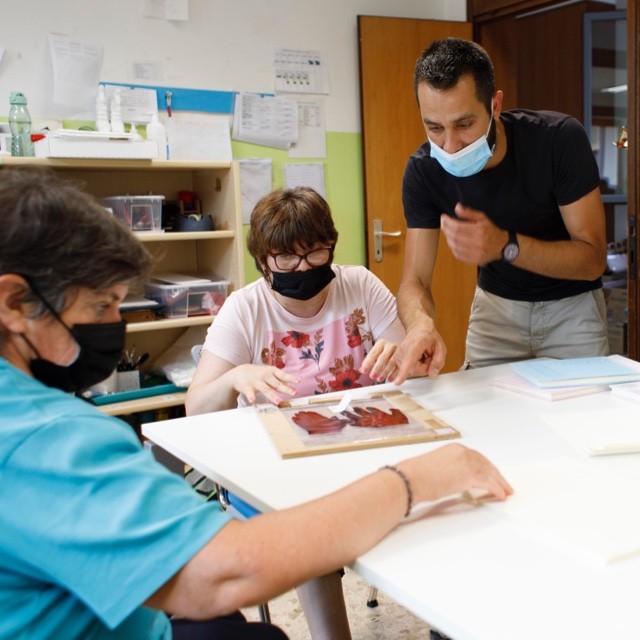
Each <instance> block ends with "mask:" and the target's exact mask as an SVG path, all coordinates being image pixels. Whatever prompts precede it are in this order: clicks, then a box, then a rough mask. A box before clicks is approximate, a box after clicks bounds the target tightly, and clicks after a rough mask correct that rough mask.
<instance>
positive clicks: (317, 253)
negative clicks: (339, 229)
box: [269, 247, 333, 271]
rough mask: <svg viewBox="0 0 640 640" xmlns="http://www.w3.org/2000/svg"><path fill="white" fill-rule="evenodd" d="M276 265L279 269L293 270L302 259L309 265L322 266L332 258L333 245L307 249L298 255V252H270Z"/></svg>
mask: <svg viewBox="0 0 640 640" xmlns="http://www.w3.org/2000/svg"><path fill="white" fill-rule="evenodd" d="M269 255H270V256H271V257H272V258H273V261H274V262H275V263H276V267H278V269H280V270H281V271H293V270H294V269H297V268H298V266H299V265H300V263H301V262H302V261H303V260H304V261H305V262H306V263H307V264H308V265H309V266H310V267H322V266H323V265H325V264H327V263H328V262H329V261H331V260H332V259H333V247H322V248H320V249H314V250H313V251H307V253H304V254H302V255H300V254H299V253H270V254H269Z"/></svg>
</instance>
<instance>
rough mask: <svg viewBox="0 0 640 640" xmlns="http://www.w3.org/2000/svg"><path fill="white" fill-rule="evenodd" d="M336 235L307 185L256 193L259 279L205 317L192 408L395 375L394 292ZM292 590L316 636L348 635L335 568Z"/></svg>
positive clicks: (252, 245) (252, 248)
mask: <svg viewBox="0 0 640 640" xmlns="http://www.w3.org/2000/svg"><path fill="white" fill-rule="evenodd" d="M337 239H338V232H337V231H336V228H335V226H334V224H333V220H332V218H331V211H330V209H329V205H328V204H327V202H326V201H325V200H324V198H322V197H321V196H320V195H318V194H317V193H316V192H315V191H314V190H313V189H309V188H303V187H299V188H296V189H280V190H278V191H274V192H273V193H271V194H269V195H267V196H265V197H264V198H262V199H261V200H260V201H259V202H258V204H257V205H256V207H255V209H254V210H253V213H252V215H251V224H250V230H249V235H248V237H247V246H248V249H249V252H250V253H251V255H252V256H253V258H254V259H255V261H256V265H257V267H258V269H259V270H260V272H261V273H262V275H263V276H264V278H262V279H261V280H258V281H256V282H253V283H252V284H249V285H247V286H246V287H244V288H243V289H241V290H240V291H237V292H234V293H232V294H231V295H230V296H229V298H228V299H227V301H226V302H225V303H224V306H223V307H222V309H221V310H220V313H219V314H218V316H217V317H216V319H215V321H214V322H213V324H212V325H211V327H210V329H209V331H208V334H207V339H206V341H205V343H204V348H203V350H202V356H201V358H200V362H199V364H198V367H197V370H196V373H195V376H194V378H193V381H192V383H191V386H190V387H189V391H188V393H187V399H186V408H187V413H188V414H189V415H193V414H197V413H204V412H207V411H217V410H220V409H229V408H232V407H235V406H236V405H240V406H243V405H246V404H252V403H255V402H271V403H274V404H276V405H277V404H279V403H280V402H282V401H283V400H284V399H289V398H291V397H303V396H310V395H314V394H321V393H327V392H332V391H343V390H348V389H354V388H358V387H364V386H367V385H371V384H374V383H375V382H381V381H384V380H390V379H392V378H393V372H394V366H395V365H394V364H393V362H392V361H391V356H392V355H393V353H394V352H395V350H396V345H397V343H399V342H401V341H402V339H403V338H404V335H405V332H404V327H403V326H402V323H401V322H400V320H399V318H398V313H397V310H396V302H395V298H394V297H393V295H392V294H391V292H390V291H389V290H388V289H387V288H386V286H385V285H384V284H383V283H382V282H381V281H380V280H379V279H378V278H377V277H376V276H374V275H373V274H372V273H371V272H370V271H368V270H367V269H365V268H364V267H359V266H338V265H334V264H333V250H334V248H335V245H336V241H337ZM237 501H238V499H237V497H236V496H231V497H230V502H231V504H234V503H237ZM297 593H298V597H299V599H300V602H301V604H302V608H303V610H304V612H305V617H306V618H307V623H308V624H309V628H310V630H311V637H312V638H314V640H315V639H316V638H331V639H332V640H347V639H349V638H351V635H350V632H349V624H348V620H347V615H346V609H345V603H344V599H343V596H342V588H341V582H340V574H339V573H335V574H330V575H327V576H325V577H323V578H318V579H315V580H312V581H310V582H307V583H305V584H304V585H302V586H301V587H298V589H297Z"/></svg>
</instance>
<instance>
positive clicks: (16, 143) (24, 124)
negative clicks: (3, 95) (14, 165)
mask: <svg viewBox="0 0 640 640" xmlns="http://www.w3.org/2000/svg"><path fill="white" fill-rule="evenodd" d="M9 104H10V105H11V106H10V108H9V127H10V129H11V155H12V156H33V155H34V153H33V143H32V142H31V116H30V115H29V111H28V109H27V97H26V96H25V95H24V94H23V93H20V92H19V91H12V92H11V95H10V96H9Z"/></svg>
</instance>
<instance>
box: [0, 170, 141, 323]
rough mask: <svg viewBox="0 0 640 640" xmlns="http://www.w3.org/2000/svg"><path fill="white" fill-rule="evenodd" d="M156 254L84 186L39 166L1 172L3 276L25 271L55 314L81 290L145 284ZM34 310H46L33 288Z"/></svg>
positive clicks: (27, 299) (29, 297)
mask: <svg viewBox="0 0 640 640" xmlns="http://www.w3.org/2000/svg"><path fill="white" fill-rule="evenodd" d="M151 262H152V259H151V256H150V255H149V253H148V252H147V250H146V249H145V248H144V247H143V245H142V244H141V243H140V242H139V241H138V239H137V238H135V237H134V235H133V234H132V233H131V231H129V229H127V228H126V227H125V226H124V225H123V224H121V223H120V222H119V221H118V220H117V219H116V218H115V217H114V216H113V215H112V214H111V213H109V212H108V211H107V210H106V209H105V208H104V206H102V205H101V204H100V203H99V202H97V201H96V200H95V199H94V198H93V197H92V196H90V195H89V194H87V193H86V192H84V191H83V190H82V189H81V188H80V187H79V186H77V185H76V184H73V183H71V182H68V181H64V180H62V179H60V178H59V177H58V176H57V175H56V174H55V173H54V172H53V171H51V170H49V169H45V168H42V167H3V168H1V169H0V274H4V273H13V274H18V275H21V276H23V277H24V278H25V279H26V280H28V281H29V282H30V283H31V284H32V285H33V287H35V288H36V289H37V290H38V291H39V292H40V293H41V294H43V295H44V296H46V298H47V301H48V302H49V304H51V306H52V307H53V308H54V309H55V310H56V311H61V310H62V309H64V307H65V306H66V303H67V301H68V296H69V294H73V292H74V291H75V290H77V289H78V288H79V287H87V288H89V289H94V290H98V291H99V290H101V289H104V288H107V287H110V286H113V285H114V284H118V283H122V282H133V283H136V282H140V281H141V280H142V279H144V278H145V277H146V276H147V274H148V272H149V269H150V268H151ZM24 300H25V302H33V303H34V314H35V315H36V316H38V315H39V314H41V313H42V312H43V310H44V307H43V305H42V304H41V303H40V301H39V300H38V298H37V297H36V296H34V295H33V293H32V292H29V293H27V294H26V295H25V299H24Z"/></svg>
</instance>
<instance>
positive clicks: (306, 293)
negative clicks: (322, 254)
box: [271, 264, 336, 300]
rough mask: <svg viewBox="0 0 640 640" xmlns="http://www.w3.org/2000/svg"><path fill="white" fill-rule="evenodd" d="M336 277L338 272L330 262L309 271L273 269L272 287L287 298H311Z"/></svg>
mask: <svg viewBox="0 0 640 640" xmlns="http://www.w3.org/2000/svg"><path fill="white" fill-rule="evenodd" d="M335 277H336V274H335V273H334V272H333V269H332V268H331V265H330V264H324V265H322V266H321V267H315V268H314V269H308V270H307V271H285V272H280V271H272V272H271V288H272V289H273V290H274V291H276V292H277V293H279V294H280V295H282V296H284V297H285V298H294V299H296V300H310V299H311V298H313V296H315V295H317V294H319V293H320V292H321V291H322V290H323V289H324V288H325V287H326V286H327V285H328V284H329V283H330V282H331V281H332V280H333V279H334V278H335Z"/></svg>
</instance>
